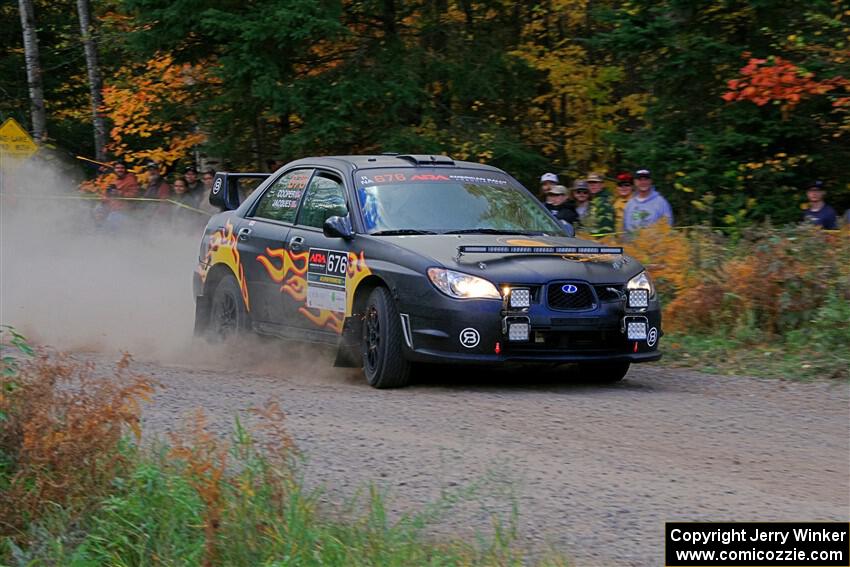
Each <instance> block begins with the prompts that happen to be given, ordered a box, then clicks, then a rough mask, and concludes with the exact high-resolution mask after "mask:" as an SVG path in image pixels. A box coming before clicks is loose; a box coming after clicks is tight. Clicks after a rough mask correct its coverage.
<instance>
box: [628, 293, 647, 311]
mask: <svg viewBox="0 0 850 567" xmlns="http://www.w3.org/2000/svg"><path fill="white" fill-rule="evenodd" d="M629 307H649V290H648V289H630V290H629Z"/></svg>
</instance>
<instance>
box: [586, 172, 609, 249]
mask: <svg viewBox="0 0 850 567" xmlns="http://www.w3.org/2000/svg"><path fill="white" fill-rule="evenodd" d="M585 181H586V182H587V187H588V188H589V189H590V211H589V213H588V215H587V218H586V219H582V224H583V225H584V227H585V229H586V230H587V231H588V232H590V234H592V235H594V236H596V235H604V234H612V233H613V232H614V205H613V204H612V203H611V196H610V195H608V191H606V190H605V178H604V177H602V176H601V175H600V174H598V173H590V174H589V175H588V176H587V179H585Z"/></svg>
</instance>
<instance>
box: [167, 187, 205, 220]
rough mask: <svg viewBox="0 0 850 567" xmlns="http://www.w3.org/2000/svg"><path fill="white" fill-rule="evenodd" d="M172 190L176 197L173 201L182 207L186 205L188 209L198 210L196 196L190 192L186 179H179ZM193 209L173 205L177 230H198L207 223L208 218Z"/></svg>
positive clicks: (173, 216) (172, 213) (200, 191)
mask: <svg viewBox="0 0 850 567" xmlns="http://www.w3.org/2000/svg"><path fill="white" fill-rule="evenodd" d="M172 189H173V190H174V196H173V197H172V198H171V199H172V200H173V201H176V202H178V203H180V204H182V205H186V206H187V207H191V208H192V209H197V199H196V195H193V194H192V193H190V192H189V184H188V183H187V181H186V180H185V179H184V178H182V177H178V178H177V179H175V180H174V185H173V186H172ZM198 192H199V193H203V192H204V191H203V189H201V190H199V191H198ZM192 209H187V208H186V207H180V206H177V205H172V210H171V223H172V225H174V227H175V228H182V229H188V230H195V229H197V228H201V227H203V224H204V223H205V222H206V218H205V217H204V216H203V215H200V214H198V212H197V211H195V210H192Z"/></svg>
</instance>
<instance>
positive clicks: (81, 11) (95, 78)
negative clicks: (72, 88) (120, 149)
mask: <svg viewBox="0 0 850 567" xmlns="http://www.w3.org/2000/svg"><path fill="white" fill-rule="evenodd" d="M77 15H78V16H79V18H80V33H81V34H82V38H83V47H84V48H85V51H86V67H87V68H88V72H89V90H90V91H91V112H92V124H93V125H94V151H95V155H96V156H97V160H98V161H106V124H105V121H104V119H103V114H102V113H101V111H100V109H101V107H102V106H103V96H102V95H101V88H102V83H101V78H100V65H99V64H98V60H97V45H96V44H95V42H94V37H93V36H92V26H91V8H90V7H89V1H88V0H77Z"/></svg>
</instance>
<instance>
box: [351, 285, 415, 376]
mask: <svg viewBox="0 0 850 567" xmlns="http://www.w3.org/2000/svg"><path fill="white" fill-rule="evenodd" d="M403 340H404V339H403V336H402V329H401V318H400V317H399V314H398V309H397V308H396V306H395V302H394V301H393V298H392V296H390V292H389V290H388V289H387V288H385V287H376V288H375V289H374V290H372V293H371V294H370V295H369V299H368V300H367V301H366V306H365V309H364V310H363V329H362V333H361V340H360V352H361V355H362V357H363V373H364V374H365V375H366V381H367V382H368V383H369V385H370V386H372V387H374V388H401V387H403V386H407V384H408V383H409V382H410V369H411V365H410V362H409V361H407V360H406V359H405V358H404V354H403V352H402V349H403V345H404V343H403Z"/></svg>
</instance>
